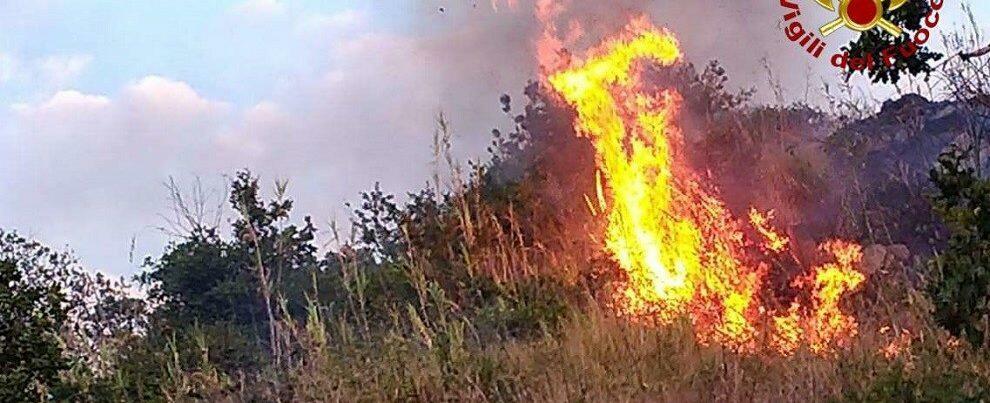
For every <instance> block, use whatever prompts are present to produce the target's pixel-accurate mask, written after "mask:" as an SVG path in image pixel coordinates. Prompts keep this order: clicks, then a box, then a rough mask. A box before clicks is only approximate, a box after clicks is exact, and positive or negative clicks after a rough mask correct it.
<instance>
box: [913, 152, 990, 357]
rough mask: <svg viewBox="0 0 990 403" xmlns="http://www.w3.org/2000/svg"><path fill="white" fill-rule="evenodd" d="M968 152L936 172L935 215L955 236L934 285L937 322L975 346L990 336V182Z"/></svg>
mask: <svg viewBox="0 0 990 403" xmlns="http://www.w3.org/2000/svg"><path fill="white" fill-rule="evenodd" d="M967 158H968V157H967V155H966V153H965V152H961V151H958V150H952V151H949V152H947V153H945V154H943V155H942V156H941V157H940V158H939V161H938V165H937V166H936V168H935V169H933V170H932V172H931V178H932V182H934V183H935V186H936V187H937V189H938V193H937V194H936V195H935V196H934V198H933V204H934V207H935V211H936V212H938V214H939V215H941V216H942V219H943V220H944V221H945V224H946V225H947V226H948V228H949V231H950V234H951V236H950V238H949V242H948V246H947V247H946V249H945V250H944V251H942V253H941V254H940V255H939V256H938V257H937V258H935V260H934V264H935V266H936V268H937V273H936V278H935V279H934V281H932V282H931V284H930V285H929V290H928V292H929V295H930V296H931V298H932V302H933V303H934V304H935V320H936V321H937V322H938V323H939V324H940V325H942V326H943V327H945V328H946V329H947V330H949V331H950V332H951V333H952V334H954V335H956V336H961V337H966V338H967V339H968V340H969V341H970V342H971V343H973V344H974V345H987V341H988V337H990V326H988V325H990V181H988V180H986V179H982V178H980V177H978V176H977V175H976V173H975V170H974V169H973V168H972V167H970V166H967V165H966V161H967Z"/></svg>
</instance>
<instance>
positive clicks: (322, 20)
mask: <svg viewBox="0 0 990 403" xmlns="http://www.w3.org/2000/svg"><path fill="white" fill-rule="evenodd" d="M366 27H367V16H366V15H365V14H364V13H363V12H361V11H358V10H354V9H347V10H343V11H339V12H336V13H333V14H322V13H318V14H313V15H308V16H305V17H302V18H300V19H299V21H298V22H297V24H296V32H297V33H299V34H302V35H321V36H322V35H328V34H331V35H332V34H338V33H341V32H346V31H355V30H358V29H361V28H366Z"/></svg>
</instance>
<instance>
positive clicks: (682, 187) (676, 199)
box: [538, 2, 863, 354]
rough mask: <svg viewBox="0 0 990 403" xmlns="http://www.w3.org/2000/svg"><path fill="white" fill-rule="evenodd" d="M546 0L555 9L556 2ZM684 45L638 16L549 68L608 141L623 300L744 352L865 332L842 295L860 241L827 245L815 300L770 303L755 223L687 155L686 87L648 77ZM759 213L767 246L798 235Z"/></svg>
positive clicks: (618, 302) (580, 114) (607, 180)
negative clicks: (763, 294) (654, 88)
mask: <svg viewBox="0 0 990 403" xmlns="http://www.w3.org/2000/svg"><path fill="white" fill-rule="evenodd" d="M541 3H543V2H541ZM550 6H552V4H551V5H550ZM544 11H545V13H547V14H548V18H551V17H550V16H552V15H553V13H554V9H553V8H552V7H551V8H550V9H548V10H544ZM538 14H539V12H538ZM551 33H552V32H551ZM681 57H682V55H681V51H680V47H679V44H678V41H677V39H676V38H675V37H674V36H673V35H672V34H670V33H669V32H667V31H665V30H662V29H658V28H656V27H654V26H652V25H651V24H650V23H649V22H648V21H647V20H646V19H645V18H638V19H634V20H633V21H632V22H631V23H630V24H629V25H628V26H627V28H626V29H625V30H624V31H622V32H621V33H619V34H618V35H617V36H616V37H615V38H613V39H611V40H607V41H605V42H604V43H603V44H602V45H600V46H599V47H598V48H595V49H592V50H591V51H590V52H589V56H588V57H587V58H586V59H585V60H583V61H573V60H568V61H566V64H567V65H566V66H564V67H561V68H557V69H554V70H551V73H550V74H549V75H548V77H546V82H548V83H549V85H550V86H551V87H552V88H553V89H554V90H555V91H556V92H557V93H558V94H559V95H560V96H561V97H562V98H563V100H564V101H566V102H567V103H569V104H570V105H571V106H572V107H573V108H574V109H575V110H576V112H577V119H576V121H575V129H576V131H577V132H578V134H579V135H581V136H584V137H587V138H589V139H590V140H591V141H592V143H593V145H594V148H595V150H596V158H597V165H598V172H599V173H597V174H596V175H601V177H600V178H597V179H599V180H597V181H596V183H597V184H598V185H597V186H598V189H596V195H597V196H598V201H599V203H598V204H599V206H597V207H593V206H592V205H593V203H592V202H591V201H590V199H587V200H586V201H587V202H588V204H589V206H592V207H590V208H592V210H593V211H594V212H595V213H596V214H601V215H603V216H605V217H606V219H607V227H606V231H605V232H606V233H605V242H604V247H605V249H606V250H607V251H608V252H609V253H610V255H611V256H612V257H613V258H614V259H615V261H616V262H617V263H618V265H619V266H620V267H621V268H622V270H623V271H624V274H625V276H624V277H625V278H624V281H622V283H621V284H620V285H619V287H618V292H617V293H616V295H614V296H613V297H614V298H613V299H614V300H615V301H613V305H614V306H615V307H616V309H617V310H618V311H619V313H620V314H622V315H625V316H628V317H631V318H635V319H641V320H646V321H649V322H652V323H658V324H661V325H662V324H668V323H670V322H671V321H672V320H674V319H676V318H678V317H684V316H686V317H688V318H690V320H691V322H692V324H693V326H694V329H695V333H696V336H697V338H698V340H699V342H701V343H703V344H713V343H717V344H720V345H724V346H728V347H730V348H732V349H733V350H736V351H740V352H747V351H754V350H755V349H757V348H759V347H761V346H762V345H764V344H765V345H767V346H769V347H770V348H771V349H773V350H776V351H778V352H780V353H781V354H791V353H793V352H794V351H796V350H797V349H798V348H799V346H800V345H802V343H803V344H805V345H807V346H808V348H809V349H810V350H811V351H813V352H814V353H817V354H825V353H827V352H829V351H831V349H832V347H833V346H835V345H838V344H840V342H841V340H842V339H844V338H845V337H847V336H848V335H851V334H854V333H855V329H856V321H855V319H854V318H852V317H851V316H849V315H846V314H845V313H843V312H842V311H841V310H840V309H839V302H840V299H841V297H842V296H843V295H845V294H846V293H847V292H850V291H852V290H854V289H856V288H857V287H858V286H859V284H860V283H861V282H862V281H863V276H862V274H860V273H859V272H857V271H856V270H855V265H857V264H858V263H859V261H860V260H861V259H862V253H861V251H860V249H859V246H858V245H854V244H851V243H845V242H841V241H832V242H828V243H825V244H824V245H822V251H823V252H825V253H826V254H828V255H829V256H831V258H832V259H833V260H834V262H832V263H826V264H824V265H822V266H819V267H816V268H814V269H813V271H812V272H811V273H809V274H808V275H807V276H804V277H802V278H801V279H800V280H801V281H797V282H795V283H800V284H797V285H801V286H803V287H804V288H806V289H807V290H808V291H810V292H811V294H812V297H811V299H810V301H811V302H812V304H811V306H810V307H803V306H801V305H800V304H799V303H797V302H794V303H792V304H791V306H790V309H788V310H787V311H786V312H783V313H775V312H773V311H772V310H770V309H768V308H767V307H766V306H765V305H766V304H764V303H763V301H761V300H760V297H759V295H760V291H761V289H762V285H763V280H764V277H765V275H766V273H767V272H768V271H769V270H770V265H769V264H767V263H764V262H760V261H758V260H757V259H755V258H753V257H752V256H751V255H752V253H750V252H748V248H747V247H748V246H749V245H752V244H753V241H751V240H749V239H748V238H747V237H746V236H745V235H744V232H745V231H744V229H745V228H744V223H743V222H742V221H740V220H738V219H736V218H735V217H733V215H732V213H731V212H730V211H729V209H728V208H727V207H726V205H725V203H724V202H723V201H722V200H721V199H720V198H719V196H718V192H717V189H714V188H713V187H711V186H707V185H706V184H705V182H704V181H703V180H702V178H701V177H700V176H699V175H698V174H696V173H695V172H693V171H692V169H691V168H690V167H689V166H688V165H687V164H686V163H685V157H684V155H683V152H684V148H685V143H684V139H683V137H682V135H681V132H680V129H679V128H678V126H677V125H676V123H675V121H676V119H677V113H678V110H679V108H680V103H681V97H680V95H679V94H678V93H677V92H676V91H675V90H672V89H668V90H664V91H661V92H659V93H647V92H646V91H645V90H644V87H643V83H642V82H641V81H640V79H639V73H640V71H641V70H642V68H643V67H644V65H645V64H646V63H652V64H654V65H658V66H661V67H669V66H672V65H674V64H676V63H677V62H679V61H680V60H681ZM541 62H542V59H541ZM547 66H549V65H544V67H547ZM602 182H604V184H602ZM749 218H750V224H751V225H752V227H753V228H754V229H755V230H756V232H758V233H759V234H760V235H761V236H762V237H764V238H765V239H766V243H765V244H764V245H765V247H766V248H767V249H769V250H772V251H775V252H780V251H783V250H784V249H785V248H786V247H787V245H788V243H789V239H788V238H787V237H785V236H782V235H780V234H779V232H777V231H776V230H775V229H774V228H772V227H771V226H770V225H769V222H770V221H771V220H772V219H773V216H772V212H770V213H767V214H761V213H759V212H758V211H757V210H755V209H753V210H750V217H749Z"/></svg>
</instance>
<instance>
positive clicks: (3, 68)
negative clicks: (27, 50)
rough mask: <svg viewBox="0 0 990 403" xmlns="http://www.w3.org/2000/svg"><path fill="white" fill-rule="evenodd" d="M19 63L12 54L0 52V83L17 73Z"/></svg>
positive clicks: (9, 79) (4, 82)
mask: <svg viewBox="0 0 990 403" xmlns="http://www.w3.org/2000/svg"><path fill="white" fill-rule="evenodd" d="M19 63H20V61H19V60H18V59H17V58H16V57H14V56H13V55H10V54H7V53H0V84H6V83H7V82H9V81H11V80H12V79H13V78H14V77H15V76H16V75H17V73H18V70H19V66H18V64H19Z"/></svg>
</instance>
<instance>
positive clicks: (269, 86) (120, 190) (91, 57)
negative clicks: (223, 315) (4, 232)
mask: <svg viewBox="0 0 990 403" xmlns="http://www.w3.org/2000/svg"><path fill="white" fill-rule="evenodd" d="M520 3H521V4H519V5H517V6H516V7H515V8H510V7H508V5H507V4H501V5H497V6H498V7H493V4H492V3H491V0H477V1H471V0H457V1H440V0H364V1H360V0H353V1H345V0H330V1H316V0H224V1H221V0H214V1H201V0H172V1H124V0H116V1H110V0H4V1H2V2H0V228H4V229H8V230H9V229H15V230H17V231H19V232H20V233H21V234H22V235H27V236H30V237H33V238H36V239H39V240H42V241H44V242H46V243H48V244H50V245H53V246H56V247H61V248H69V249H71V250H72V251H74V253H75V254H76V256H78V257H79V258H80V259H81V261H82V262H83V263H84V264H85V265H86V266H88V267H91V268H92V269H94V270H99V271H102V272H105V273H109V274H112V275H130V274H134V273H137V272H138V271H139V270H140V264H141V261H142V259H143V257H144V256H154V255H156V254H160V253H161V251H162V248H163V246H164V245H165V243H166V242H167V241H168V240H169V239H170V238H169V237H168V235H167V234H165V233H164V232H163V231H161V230H160V227H162V226H164V225H166V219H165V217H167V216H168V215H169V211H170V210H169V206H170V203H169V199H168V197H167V196H168V192H167V190H166V188H165V186H164V183H166V182H167V181H169V180H170V178H174V180H175V181H176V182H177V183H178V184H179V185H180V187H183V188H185V189H188V188H189V187H191V186H192V185H193V184H194V183H196V181H197V180H199V181H201V182H202V184H203V187H204V188H205V189H206V190H207V195H208V197H209V198H211V200H214V201H216V202H217V203H219V202H222V200H221V199H222V198H223V197H224V195H223V191H224V189H225V187H226V184H227V183H228V180H229V176H230V175H231V174H232V173H233V172H235V171H236V170H237V169H241V168H250V169H251V170H252V171H254V172H255V173H257V174H259V175H261V177H262V183H263V184H264V185H265V186H266V187H268V188H270V187H271V184H272V183H273V181H274V180H275V179H287V180H289V184H290V186H289V193H290V195H291V196H292V197H293V198H294V199H295V200H296V208H297V212H296V213H297V216H299V217H301V215H302V214H306V215H311V216H313V218H314V221H315V222H316V223H318V224H321V226H322V227H323V228H327V226H328V223H329V222H331V221H337V222H340V223H346V221H347V218H348V215H347V209H346V208H345V207H344V203H345V202H346V201H349V200H350V201H354V200H357V199H358V197H359V192H360V191H362V190H367V189H370V188H372V187H373V186H374V185H375V183H376V182H378V183H381V186H382V188H383V189H385V190H386V191H390V192H394V193H399V194H401V193H403V192H405V191H408V190H413V189H416V188H418V187H421V186H423V185H424V184H425V183H426V181H427V180H428V178H429V177H430V173H431V170H432V169H433V168H432V164H431V162H432V153H431V138H432V136H433V133H434V130H435V126H436V125H435V120H436V117H437V115H438V114H439V113H440V112H443V113H444V114H445V116H447V117H448V118H449V119H450V121H451V123H452V125H453V126H452V127H453V129H454V134H455V140H454V141H455V150H456V152H457V155H458V156H459V157H460V158H462V159H465V160H466V159H470V158H480V157H483V156H484V149H485V146H486V145H487V143H488V141H489V135H490V131H491V129H493V128H499V127H501V128H503V129H506V128H509V127H511V122H509V120H508V119H507V117H506V116H505V115H504V114H503V113H502V112H501V111H500V110H499V104H498V98H499V95H501V94H502V93H508V94H510V95H513V96H515V98H522V97H521V95H520V92H521V90H522V88H523V87H524V86H525V84H526V82H527V81H528V80H531V79H534V78H536V72H537V70H536V61H535V55H534V50H533V46H532V41H533V39H534V38H535V37H536V36H537V34H538V33H539V29H540V27H539V26H538V24H537V23H536V21H535V19H534V18H533V13H532V7H531V4H530V3H527V2H526V0H522V1H520ZM567 3H569V4H568V7H569V8H570V13H571V15H568V17H573V18H580V19H584V22H585V25H586V26H587V27H589V35H593V34H595V32H594V31H596V28H597V29H598V30H604V31H607V30H609V29H612V28H611V27H614V26H618V25H621V23H623V22H624V21H625V20H626V19H628V17H629V16H630V15H632V14H638V13H644V14H646V15H648V16H649V17H650V18H651V19H652V20H653V21H654V22H655V23H657V24H658V25H664V26H668V27H669V28H671V30H672V31H673V32H675V33H676V34H677V35H678V36H679V38H680V39H681V42H682V44H683V46H684V50H685V53H686V54H687V55H688V58H689V59H690V60H692V61H696V62H698V63H704V62H705V61H707V60H709V59H715V58H717V59H719V60H720V61H722V62H723V64H724V65H725V66H726V67H727V69H728V71H729V74H730V76H732V77H734V79H733V83H734V85H738V86H740V87H756V88H757V89H758V90H760V92H759V95H758V99H764V100H765V99H767V97H768V96H769V95H767V94H769V93H770V91H768V90H766V83H767V81H768V80H767V73H766V69H765V68H764V64H763V62H762V60H764V59H766V60H768V62H769V64H770V66H771V67H772V68H773V70H774V74H775V77H776V78H777V79H779V80H780V81H781V82H782V84H783V85H784V87H785V88H786V89H787V91H788V96H789V97H790V98H791V99H794V98H799V97H801V96H804V95H803V94H804V93H805V92H806V91H805V89H807V88H810V87H815V86H818V85H820V83H821V82H823V81H826V82H827V81H830V80H834V79H835V72H834V71H833V70H830V69H829V68H828V67H827V66H826V65H823V64H822V63H819V62H816V61H813V60H811V59H809V58H808V57H806V55H805V54H804V53H802V51H801V50H800V49H799V48H796V47H794V46H793V44H791V43H789V42H788V41H787V40H786V39H785V38H784V37H783V35H782V34H781V31H780V27H779V25H780V23H781V22H780V20H781V19H782V15H783V14H784V13H783V10H782V9H781V8H780V7H779V6H778V5H777V4H776V3H775V2H773V1H757V0H743V1H736V2H725V1H722V0H699V1H693V2H681V1H676V2H675V1H663V0H655V1H646V0H638V1H637V0H617V1H614V2H610V3H607V4H606V3H603V2H598V1H594V0H571V1H569V2H567ZM805 3H806V4H812V2H810V1H805V2H803V3H802V4H805ZM946 3H947V6H946V7H947V8H948V9H949V11H948V12H947V14H946V16H945V17H944V21H943V22H942V23H941V25H940V27H941V29H943V30H948V29H951V27H952V26H954V25H956V24H960V23H962V18H961V15H960V13H959V12H958V9H959V5H958V4H953V2H952V1H951V0H947V1H946ZM806 7H807V8H812V7H813V6H811V5H808V6H806ZM973 7H974V11H975V12H976V14H977V18H978V21H990V5H988V4H986V2H982V1H978V2H975V5H974V6H973ZM496 9H497V11H496ZM806 13H808V14H809V15H815V13H821V11H819V10H808V11H806ZM817 17H818V18H821V16H820V15H818V16H817ZM840 35H841V34H840ZM846 39H847V38H846ZM837 40H845V39H843V38H841V37H840V38H839V39H837ZM877 91H881V92H882V91H886V90H883V89H878V90H877ZM516 106H517V107H518V106H520V105H519V104H518V103H517V104H516ZM228 219H229V217H228Z"/></svg>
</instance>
